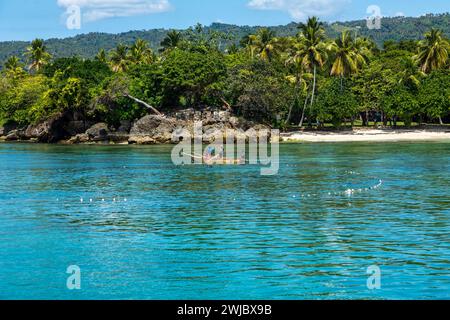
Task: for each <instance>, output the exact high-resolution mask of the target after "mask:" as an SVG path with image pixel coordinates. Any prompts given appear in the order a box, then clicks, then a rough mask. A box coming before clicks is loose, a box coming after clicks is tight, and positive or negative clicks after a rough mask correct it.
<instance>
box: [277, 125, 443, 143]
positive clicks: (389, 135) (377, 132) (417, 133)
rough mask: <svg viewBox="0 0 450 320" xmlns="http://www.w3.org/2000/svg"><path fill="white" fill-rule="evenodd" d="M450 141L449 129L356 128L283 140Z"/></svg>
mask: <svg viewBox="0 0 450 320" xmlns="http://www.w3.org/2000/svg"><path fill="white" fill-rule="evenodd" d="M442 140H449V141H450V128H448V129H417V130H405V129H402V130H393V129H354V130H353V131H342V132H338V131H334V132H332V131H331V132H302V131H297V132H290V133H282V134H281V141H282V142H364V141H366V142H396V141H442Z"/></svg>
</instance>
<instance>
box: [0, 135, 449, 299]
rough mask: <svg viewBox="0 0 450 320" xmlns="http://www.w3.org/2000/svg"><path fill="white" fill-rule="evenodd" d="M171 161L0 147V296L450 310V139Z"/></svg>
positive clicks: (111, 150)
mask: <svg viewBox="0 0 450 320" xmlns="http://www.w3.org/2000/svg"><path fill="white" fill-rule="evenodd" d="M170 151H171V147H170V146H148V147H137V146H51V145H32V144H0V299H42V298H43V299H281V298H284V299H355V298H363V299H394V298H400V299H429V298H437V299H450V192H449V191H450V174H449V173H450V143H391V144H386V143H380V144H373V143H372V144H369V143H352V144H306V145H281V147H280V172H279V175H277V176H270V177H269V176H266V177H263V176H260V168H259V167H257V166H217V167H206V166H184V167H176V166H174V165H173V164H172V162H171V160H170ZM351 189H353V190H354V191H353V192H349V191H348V190H351ZM81 199H83V202H82V201H81ZM91 199H92V202H91ZM114 199H115V201H114ZM70 265H78V266H79V267H80V268H81V290H75V291H70V290H68V289H67V287H66V280H67V277H68V276H69V275H68V274H66V269H67V267H68V266H70ZM371 265H377V266H379V267H380V268H381V272H382V276H381V289H380V290H369V289H368V288H367V285H366V283H367V279H368V275H367V274H366V270H367V268H368V267H369V266H371Z"/></svg>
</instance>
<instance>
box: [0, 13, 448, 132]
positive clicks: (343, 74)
mask: <svg viewBox="0 0 450 320" xmlns="http://www.w3.org/2000/svg"><path fill="white" fill-rule="evenodd" d="M296 27H297V33H296V34H295V35H294V36H282V35H278V34H277V33H276V32H274V31H273V30H272V29H268V28H260V29H259V30H256V32H255V33H252V34H247V35H245V36H243V37H242V39H241V40H240V41H239V44H234V43H232V44H229V45H227V46H224V43H223V41H222V40H223V39H224V38H226V37H227V35H226V34H223V33H221V32H218V31H215V30H211V29H205V28H204V27H203V26H201V25H197V26H195V27H193V28H191V29H190V30H189V32H187V33H181V32H178V31H175V30H173V31H171V32H169V33H167V34H166V36H165V37H164V38H163V39H162V40H161V41H160V43H159V44H158V45H157V46H156V47H157V49H154V48H155V44H151V43H149V42H148V41H145V40H143V39H136V40H135V42H134V43H133V44H131V45H127V44H124V43H120V44H118V45H117V46H116V47H115V48H113V49H109V50H108V49H107V48H104V49H100V50H99V52H98V53H97V55H96V56H95V58H93V59H85V58H81V57H77V56H72V57H59V58H55V57H54V54H53V53H52V52H51V51H50V50H49V49H48V47H47V45H46V42H45V41H43V40H41V39H36V40H34V41H33V42H32V43H31V44H30V46H29V47H28V48H27V49H26V51H25V52H22V53H21V54H20V55H13V56H10V57H8V58H7V59H6V61H4V63H3V65H4V68H3V70H2V72H1V76H0V125H1V124H4V123H8V122H14V123H16V124H19V125H23V126H25V125H27V124H32V123H37V122H39V121H43V120H46V119H47V118H49V117H52V116H54V115H57V114H61V113H63V112H76V113H78V114H80V115H81V116H82V117H84V118H85V119H89V120H93V121H96V120H101V121H104V122H108V123H109V124H111V125H117V124H118V123H120V121H122V120H131V121H133V120H135V119H137V118H139V117H141V116H143V115H145V114H146V113H147V112H148V110H149V109H151V110H152V112H158V113H159V112H162V113H164V112H167V111H172V110H178V109H185V108H194V109H202V108H204V107H218V108H221V107H223V108H227V109H231V110H232V112H233V113H234V114H235V115H237V116H240V117H244V118H246V119H248V120H251V121H254V122H259V123H265V124H268V125H271V126H273V127H278V128H282V129H288V128H291V127H299V126H300V127H302V126H308V127H315V128H319V129H320V128H324V127H326V126H329V125H332V126H334V127H337V128H339V127H342V126H343V125H344V124H346V123H347V124H349V125H350V124H351V125H355V124H357V123H361V125H364V126H369V125H377V124H379V125H384V126H396V125H398V124H399V123H400V122H401V123H403V124H405V125H407V126H409V125H412V124H413V123H418V124H421V123H425V122H428V123H436V124H437V123H440V124H443V123H445V122H447V121H449V120H450V119H449V113H450V62H449V52H450V44H449V40H448V39H447V38H446V37H445V35H444V33H443V32H442V31H441V30H438V29H431V30H429V31H428V32H426V34H425V35H424V38H423V39H417V40H408V41H399V42H396V41H386V42H385V43H384V45H383V46H379V45H377V44H376V42H375V41H374V40H373V39H371V38H370V37H365V36H358V34H356V32H353V31H352V30H349V29H345V30H342V32H341V33H340V34H339V35H338V36H337V37H333V38H331V37H330V36H329V35H328V34H327V32H326V26H325V25H324V24H323V23H321V22H320V21H319V19H317V18H316V17H312V18H309V19H308V21H307V22H306V23H301V24H298V25H297V26H296ZM22 61H26V63H23V62H22ZM145 107H147V108H145Z"/></svg>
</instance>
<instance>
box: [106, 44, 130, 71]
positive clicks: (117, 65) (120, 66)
mask: <svg viewBox="0 0 450 320" xmlns="http://www.w3.org/2000/svg"><path fill="white" fill-rule="evenodd" d="M109 62H110V64H111V69H112V70H113V71H114V72H123V71H126V70H127V67H128V47H127V46H126V45H124V44H118V45H117V47H116V49H114V50H112V51H111V53H110V59H109Z"/></svg>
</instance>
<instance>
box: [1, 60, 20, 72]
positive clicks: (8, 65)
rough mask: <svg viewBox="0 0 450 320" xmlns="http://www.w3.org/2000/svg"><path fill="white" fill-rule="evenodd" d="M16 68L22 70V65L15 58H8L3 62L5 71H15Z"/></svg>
mask: <svg viewBox="0 0 450 320" xmlns="http://www.w3.org/2000/svg"><path fill="white" fill-rule="evenodd" d="M18 68H22V64H21V63H20V60H19V58H18V57H17V56H12V57H9V58H8V60H6V61H5V70H7V71H15V70H16V69H18Z"/></svg>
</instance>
